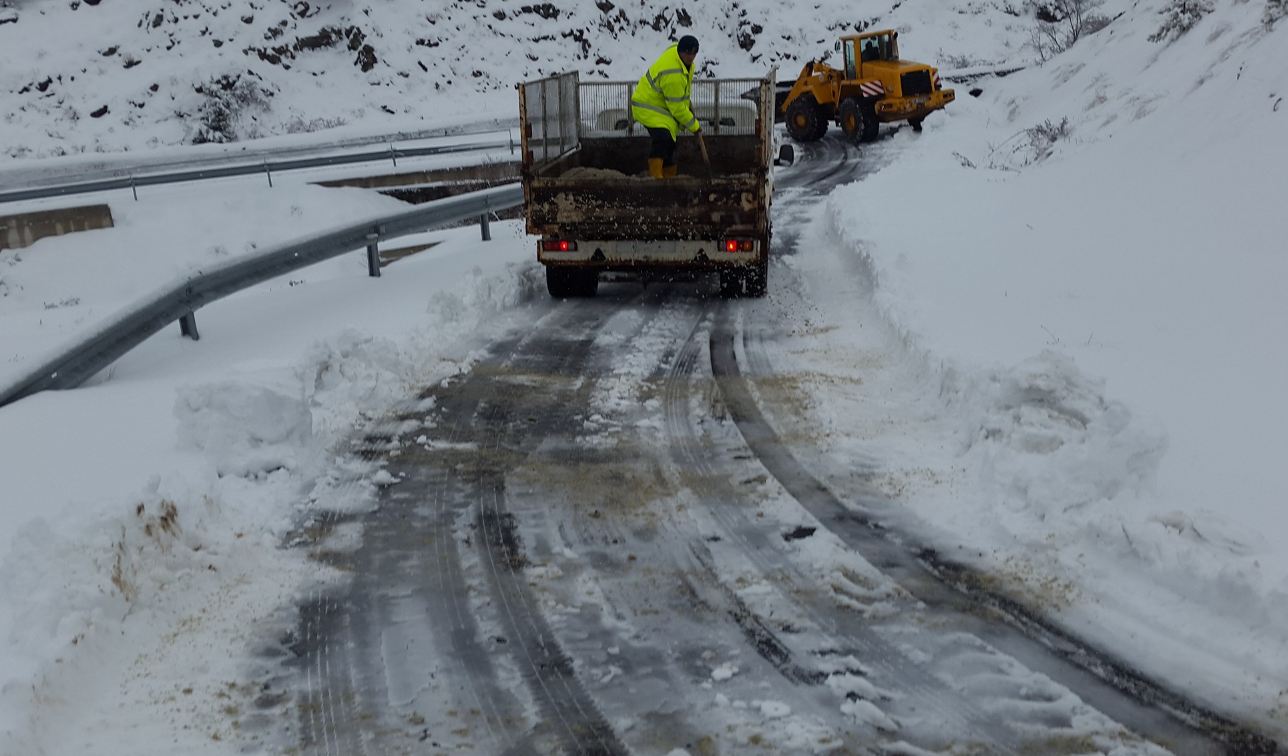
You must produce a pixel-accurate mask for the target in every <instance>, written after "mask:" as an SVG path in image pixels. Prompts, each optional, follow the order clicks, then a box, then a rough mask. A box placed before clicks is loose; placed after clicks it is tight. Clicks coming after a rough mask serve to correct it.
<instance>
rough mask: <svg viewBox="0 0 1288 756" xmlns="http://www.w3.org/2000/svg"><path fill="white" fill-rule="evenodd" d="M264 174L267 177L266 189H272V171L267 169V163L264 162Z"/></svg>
mask: <svg viewBox="0 0 1288 756" xmlns="http://www.w3.org/2000/svg"><path fill="white" fill-rule="evenodd" d="M264 173H265V175H267V176H268V188H269V189H272V188H273V171H272V170H271V169H270V168H269V167H268V161H267V160H265V161H264Z"/></svg>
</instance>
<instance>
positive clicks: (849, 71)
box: [841, 39, 859, 79]
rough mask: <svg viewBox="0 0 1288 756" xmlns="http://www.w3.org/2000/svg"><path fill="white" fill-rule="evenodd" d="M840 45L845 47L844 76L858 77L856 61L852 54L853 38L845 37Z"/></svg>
mask: <svg viewBox="0 0 1288 756" xmlns="http://www.w3.org/2000/svg"><path fill="white" fill-rule="evenodd" d="M841 46H842V47H843V48H844V49H845V78H847V79H857V78H859V69H858V62H857V60H856V59H855V54H854V40H852V39H847V40H845V42H844V44H842V45H841Z"/></svg>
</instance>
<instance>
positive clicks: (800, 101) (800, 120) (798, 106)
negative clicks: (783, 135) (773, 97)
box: [787, 94, 827, 142]
mask: <svg viewBox="0 0 1288 756" xmlns="http://www.w3.org/2000/svg"><path fill="white" fill-rule="evenodd" d="M820 123H822V124H823V130H824V131H826V130H827V123H826V122H825V121H823V114H822V113H820V112H819V108H818V102H817V101H815V100H814V95H812V94H803V95H801V96H800V97H797V98H796V99H795V100H792V104H791V105H788V106H787V133H788V134H789V135H790V136H791V138H792V139H795V140H796V141H798V142H815V141H818V139H819V138H821V137H822V136H823V134H822V132H821V131H819V124H820Z"/></svg>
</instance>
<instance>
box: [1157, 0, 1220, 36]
mask: <svg viewBox="0 0 1288 756" xmlns="http://www.w3.org/2000/svg"><path fill="white" fill-rule="evenodd" d="M1211 12H1212V3H1211V2H1210V0H1172V1H1171V2H1170V3H1168V4H1167V7H1166V8H1163V10H1162V11H1161V14H1162V16H1163V25H1162V26H1160V27H1158V31H1156V32H1154V33H1153V34H1151V35H1150V36H1149V41H1150V42H1173V41H1175V40H1177V39H1180V37H1181V35H1183V34H1185V32H1187V31H1189V30H1190V29H1193V28H1194V25H1195V24H1197V23H1198V22H1199V19H1201V18H1203V17H1204V16H1206V15H1207V14H1209V13H1211Z"/></svg>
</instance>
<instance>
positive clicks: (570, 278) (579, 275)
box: [546, 266, 599, 299]
mask: <svg viewBox="0 0 1288 756" xmlns="http://www.w3.org/2000/svg"><path fill="white" fill-rule="evenodd" d="M546 290H547V291H549V292H550V296H552V297H554V298H555V299H569V298H572V297H593V296H595V293H596V292H597V291H599V273H597V272H595V271H593V270H578V269H575V268H572V269H569V268H555V267H551V266H547V267H546Z"/></svg>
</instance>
